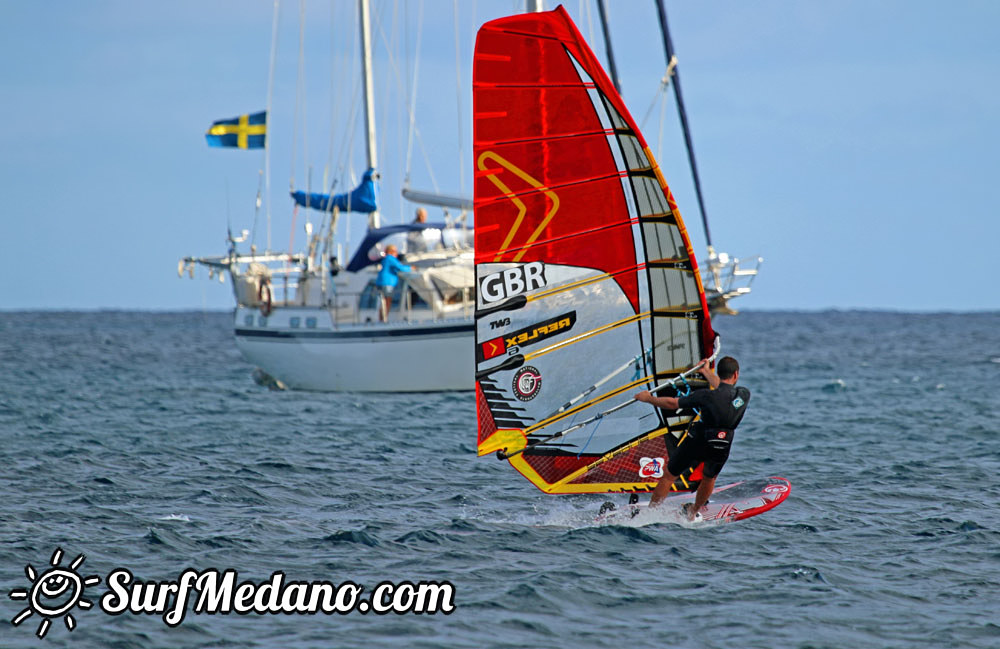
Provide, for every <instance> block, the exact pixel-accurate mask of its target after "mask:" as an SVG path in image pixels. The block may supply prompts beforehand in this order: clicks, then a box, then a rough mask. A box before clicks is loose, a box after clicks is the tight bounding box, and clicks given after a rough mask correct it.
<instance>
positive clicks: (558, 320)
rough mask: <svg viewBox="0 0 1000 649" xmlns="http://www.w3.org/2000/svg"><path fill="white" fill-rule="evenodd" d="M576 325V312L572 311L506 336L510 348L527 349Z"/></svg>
mask: <svg viewBox="0 0 1000 649" xmlns="http://www.w3.org/2000/svg"><path fill="white" fill-rule="evenodd" d="M575 323H576V311H570V312H569V313H564V314H562V315H557V316H556V317H554V318H549V319H548V320H545V321H544V322H539V323H538V324H535V325H531V326H530V327H525V328H524V329H521V330H519V331H515V332H514V333H512V334H509V335H507V336H505V337H504V338H505V340H506V341H507V346H508V347H525V346H527V345H533V344H535V343H538V342H541V341H543V340H545V339H546V338H551V337H552V336H554V335H556V334H557V333H559V332H561V331H569V330H570V329H572V328H573V325H574V324H575Z"/></svg>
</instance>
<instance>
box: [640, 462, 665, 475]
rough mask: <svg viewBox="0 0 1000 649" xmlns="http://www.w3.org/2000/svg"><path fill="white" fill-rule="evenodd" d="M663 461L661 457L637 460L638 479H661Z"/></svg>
mask: <svg viewBox="0 0 1000 649" xmlns="http://www.w3.org/2000/svg"><path fill="white" fill-rule="evenodd" d="M663 465H664V461H663V458H662V457H644V458H642V459H641V460H639V477H640V478H662V477H663Z"/></svg>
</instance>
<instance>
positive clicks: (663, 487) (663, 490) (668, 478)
mask: <svg viewBox="0 0 1000 649" xmlns="http://www.w3.org/2000/svg"><path fill="white" fill-rule="evenodd" d="M675 480H677V476H675V475H673V474H671V473H670V471H664V472H663V477H662V478H660V481H659V482H657V483H656V487H655V488H654V489H653V497H652V498H650V499H649V506H650V507H656V506H657V505H659V504H660V502H661V501H662V500H663V499H664V498H666V497H667V494H668V493H670V486H671V485H672V484H674V481H675Z"/></svg>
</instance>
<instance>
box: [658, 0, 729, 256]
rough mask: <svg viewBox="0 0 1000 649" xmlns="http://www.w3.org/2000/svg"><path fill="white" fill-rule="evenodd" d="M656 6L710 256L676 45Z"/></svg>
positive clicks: (662, 11)
mask: <svg viewBox="0 0 1000 649" xmlns="http://www.w3.org/2000/svg"><path fill="white" fill-rule="evenodd" d="M656 8H657V10H658V13H659V17H660V31H661V32H662V33H663V49H664V52H665V53H666V57H667V75H668V76H673V78H674V79H673V86H674V97H675V98H676V99H677V112H678V114H679V115H680V118H681V129H682V130H683V131H684V143H685V144H686V145H687V152H688V161H689V162H690V164H691V175H692V176H693V177H694V192H695V194H696V195H697V196H698V209H699V210H701V222H702V224H703V225H704V226H705V242H706V243H707V244H708V256H709V257H714V256H715V249H714V248H713V247H712V235H711V234H709V231H708V214H706V213H705V200H704V198H702V195H701V181H700V180H698V165H697V164H695V161H694V145H693V144H691V130H690V128H688V121H687V113H686V112H685V111H684V98H683V97H682V96H681V77H680V73H679V72H678V71H677V64H676V62H675V57H674V45H673V43H672V42H671V40H670V30H668V29H667V10H666V8H665V7H664V5H663V0H656Z"/></svg>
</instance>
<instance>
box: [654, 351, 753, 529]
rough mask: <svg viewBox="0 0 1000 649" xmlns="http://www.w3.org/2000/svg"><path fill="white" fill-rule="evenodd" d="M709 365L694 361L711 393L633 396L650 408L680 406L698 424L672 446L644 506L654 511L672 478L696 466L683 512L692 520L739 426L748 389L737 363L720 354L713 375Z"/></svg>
mask: <svg viewBox="0 0 1000 649" xmlns="http://www.w3.org/2000/svg"><path fill="white" fill-rule="evenodd" d="M709 365H710V363H709V361H708V360H707V359H706V360H703V361H701V363H699V367H698V371H699V372H701V374H702V376H704V377H705V380H706V381H708V384H709V385H710V386H712V389H708V388H704V389H701V390H695V391H694V392H692V393H691V394H689V395H687V396H684V397H657V396H654V395H653V394H651V393H650V392H649V391H648V390H643V391H642V392H640V393H638V394H637V395H635V398H636V400H637V401H642V402H645V403H649V404H652V405H654V406H656V407H657V408H662V409H664V410H671V411H673V410H678V409H680V408H685V409H694V410H697V411H698V412H700V413H701V418H700V420H699V421H696V422H695V423H693V424H691V428H690V429H688V434H687V437H686V438H685V439H682V440H681V443H680V444H679V445H678V446H677V450H676V451H674V453H673V455H672V456H671V457H670V461H669V462H668V463H667V468H666V471H664V473H663V477H662V478H660V481H659V483H657V485H656V488H655V489H653V496H652V498H651V499H650V501H649V505H650V507H655V506H656V505H658V504H660V502H661V501H662V500H663V499H664V498H666V496H667V493H669V492H670V486H671V485H672V484H673V483H674V481H675V480H677V476H678V475H680V474H681V473H683V472H684V471H686V470H687V469H689V468H691V467H693V466H696V465H697V464H698V463H699V462H704V463H705V468H704V470H703V476H702V479H701V484H699V485H698V491H697V494H696V495H695V500H694V505H693V506H692V505H691V503H687V504H686V505H685V507H684V513H685V515H686V516H687V518H688V520H694V519H695V516H696V515H697V513H698V511H699V510H700V509H701V508H702V507H704V506H705V503H707V502H708V498H709V496H711V495H712V491H713V490H714V489H715V478H716V477H717V476H718V475H719V472H720V471H721V470H722V467H723V465H725V463H726V460H728V459H729V450H730V448H731V446H732V443H733V436H734V435H735V431H736V427H737V426H739V424H740V421H741V420H742V419H743V414H744V413H745V412H746V408H747V404H748V403H749V402H750V390H748V389H746V388H744V387H742V386H740V387H737V385H736V381H737V380H739V378H740V364H739V363H738V362H737V361H736V359H735V358H733V357H732V356H726V357H725V358H723V359H722V360H720V361H719V363H718V365H717V369H718V374H716V373H715V372H713V371H712V369H711V367H710V366H709Z"/></svg>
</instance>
